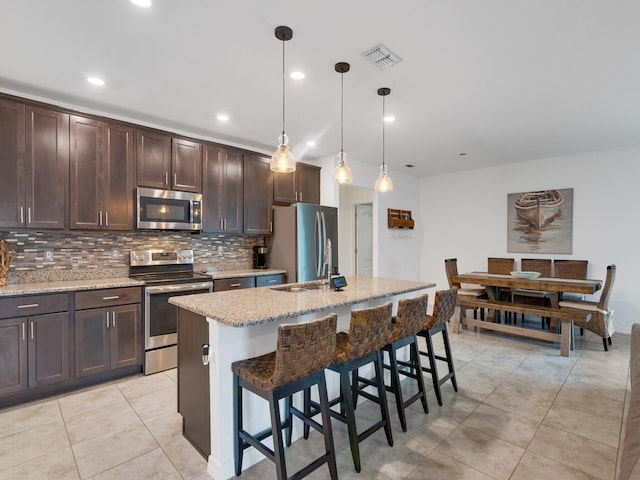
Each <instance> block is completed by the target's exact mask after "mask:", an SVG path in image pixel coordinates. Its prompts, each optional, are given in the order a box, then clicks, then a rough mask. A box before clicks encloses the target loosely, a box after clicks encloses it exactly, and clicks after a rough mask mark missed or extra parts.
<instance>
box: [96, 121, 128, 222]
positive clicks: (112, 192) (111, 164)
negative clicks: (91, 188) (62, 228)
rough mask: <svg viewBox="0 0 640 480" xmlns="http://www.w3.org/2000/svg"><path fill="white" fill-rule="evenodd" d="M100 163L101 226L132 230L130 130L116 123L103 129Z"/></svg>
mask: <svg viewBox="0 0 640 480" xmlns="http://www.w3.org/2000/svg"><path fill="white" fill-rule="evenodd" d="M103 143H104V149H103V162H102V176H103V179H104V180H103V185H104V187H103V191H102V205H103V207H102V208H103V209H104V212H105V213H104V215H105V218H104V222H103V227H104V228H106V229H108V230H129V231H131V230H133V129H132V128H129V127H125V126H122V125H116V124H106V125H105V128H104V142H103Z"/></svg>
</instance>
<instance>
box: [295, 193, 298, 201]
mask: <svg viewBox="0 0 640 480" xmlns="http://www.w3.org/2000/svg"><path fill="white" fill-rule="evenodd" d="M295 193H296V202H297V201H298V192H295Z"/></svg>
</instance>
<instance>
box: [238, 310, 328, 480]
mask: <svg viewBox="0 0 640 480" xmlns="http://www.w3.org/2000/svg"><path fill="white" fill-rule="evenodd" d="M337 320H338V317H337V315H336V314H331V315H328V316H326V317H324V318H320V319H318V320H314V321H312V322H308V323H300V324H287V325H280V327H279V328H278V342H277V347H276V351H275V352H271V353H267V354H266V355H261V356H259V357H254V358H250V359H248V360H240V361H238V362H234V363H232V364H231V369H232V371H233V427H234V454H235V473H236V476H240V474H241V473H242V457H243V453H244V450H245V449H247V448H249V447H251V446H252V447H254V448H256V449H257V450H259V451H260V452H261V453H262V454H264V455H265V456H266V457H267V458H268V459H269V460H271V461H272V462H274V463H275V465H276V472H277V478H278V479H279V480H284V479H286V478H288V477H287V468H286V463H285V456H284V446H283V443H282V430H283V429H285V430H287V432H286V433H287V438H288V439H290V438H291V437H290V432H289V431H290V429H291V420H292V417H291V416H292V415H295V416H297V417H298V418H300V419H301V420H302V421H303V422H304V424H305V427H306V428H308V427H309V426H311V427H313V428H314V429H315V430H317V431H318V432H320V433H321V434H322V435H323V436H324V446H325V452H324V453H323V454H322V455H321V456H320V457H318V458H317V459H315V460H314V461H313V462H311V463H310V464H308V465H306V466H305V467H304V468H302V469H301V470H299V471H298V472H296V473H295V474H294V475H292V476H291V477H290V478H296V479H298V478H302V477H304V476H307V475H308V474H310V473H311V472H313V471H314V470H316V469H317V468H319V467H320V466H322V465H323V464H325V463H326V464H327V466H328V467H329V473H330V475H331V479H332V480H335V479H337V478H338V473H337V469H336V457H335V449H334V446H333V433H332V430H331V417H330V416H329V411H330V406H329V401H328V396H327V385H326V380H325V376H324V370H325V368H327V367H328V366H329V364H330V363H331V362H332V361H333V357H334V351H335V341H336V325H337ZM313 385H317V386H318V394H319V400H320V405H319V412H320V413H321V414H322V425H320V424H318V423H317V422H315V421H314V420H313V419H312V418H310V417H308V416H307V415H305V414H304V413H303V412H301V411H300V410H297V409H295V408H293V407H291V396H292V395H293V394H294V393H296V392H299V391H301V390H305V389H307V390H310V389H311V387H312V386H313ZM243 389H247V390H249V391H251V392H253V393H254V394H256V395H258V396H260V397H262V398H264V399H265V400H267V401H268V402H269V409H270V413H271V428H267V429H265V430H263V431H261V432H258V433H255V434H251V433H249V432H247V431H246V430H244V428H243V411H242V393H243ZM282 398H284V399H286V400H285V409H286V414H287V419H286V420H285V421H284V422H283V421H282V420H281V418H280V406H279V400H280V399H282ZM270 436H271V437H273V450H271V449H270V448H269V447H268V446H267V445H265V444H264V443H262V440H264V439H265V438H268V437H270Z"/></svg>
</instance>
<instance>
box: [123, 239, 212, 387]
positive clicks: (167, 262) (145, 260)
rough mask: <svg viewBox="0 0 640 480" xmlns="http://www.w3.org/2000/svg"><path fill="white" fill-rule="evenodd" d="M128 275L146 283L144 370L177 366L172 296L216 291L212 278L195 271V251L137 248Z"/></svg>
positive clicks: (152, 371) (131, 254) (174, 308)
mask: <svg viewBox="0 0 640 480" xmlns="http://www.w3.org/2000/svg"><path fill="white" fill-rule="evenodd" d="M129 277H131V278H135V279H136V280H142V281H143V282H144V284H145V286H144V350H145V355H144V373H145V375H149V374H151V373H156V372H160V371H162V370H167V369H169V368H175V367H176V366H177V365H178V347H177V344H178V333H177V332H178V308H177V307H176V306H175V305H171V304H170V303H169V297H174V296H178V295H192V294H194V293H206V292H211V291H213V280H212V279H211V277H209V276H207V275H202V274H199V273H196V272H194V271H193V250H173V251H166V250H135V251H131V253H130V255H129Z"/></svg>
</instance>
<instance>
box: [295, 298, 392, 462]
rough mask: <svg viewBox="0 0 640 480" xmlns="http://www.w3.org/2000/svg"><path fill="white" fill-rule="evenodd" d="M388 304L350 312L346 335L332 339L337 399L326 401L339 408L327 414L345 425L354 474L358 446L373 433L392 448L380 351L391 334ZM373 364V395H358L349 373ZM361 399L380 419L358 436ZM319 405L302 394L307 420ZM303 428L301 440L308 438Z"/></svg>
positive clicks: (389, 303)
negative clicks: (373, 407) (368, 402)
mask: <svg viewBox="0 0 640 480" xmlns="http://www.w3.org/2000/svg"><path fill="white" fill-rule="evenodd" d="M391 316H392V304H391V302H387V303H385V304H383V305H381V306H379V307H372V308H365V309H354V310H351V322H350V325H349V333H345V332H338V334H337V335H336V350H335V359H334V361H333V363H332V364H331V365H329V367H328V368H329V369H330V370H332V371H334V372H336V373H338V374H339V375H340V395H339V396H338V397H336V398H334V399H333V400H330V402H329V404H330V405H331V406H335V405H339V406H340V411H339V412H337V411H335V410H331V416H332V417H333V418H335V419H337V420H339V421H341V422H343V423H345V424H346V425H347V430H348V432H349V444H350V446H351V456H352V457H353V466H354V467H355V470H356V472H360V470H361V462H360V447H359V444H360V442H362V441H363V440H364V439H366V438H368V437H369V436H371V435H372V434H374V433H375V432H376V431H378V430H380V429H384V432H385V434H386V437H387V443H389V445H391V446H393V435H392V433H391V425H390V422H389V407H388V405H387V396H386V391H385V385H384V369H383V367H382V355H381V353H380V349H381V348H382V347H383V346H384V345H385V344H386V343H387V339H388V338H389V333H390V331H391ZM371 363H373V364H374V368H375V380H374V382H375V387H376V390H377V395H374V394H371V393H369V392H365V391H364V390H361V391H358V387H357V382H356V381H354V382H353V383H352V382H351V373H352V372H354V376H355V375H357V374H356V373H355V372H356V371H357V369H358V368H360V367H363V366H365V365H369V364H371ZM358 394H359V395H362V396H364V397H366V398H367V399H369V400H371V401H373V402H375V403H376V404H378V405H379V407H380V419H379V420H377V421H376V422H375V423H374V424H373V425H371V426H370V427H369V428H367V429H366V430H365V431H364V432H362V433H358V431H357V428H356V419H355V402H356V401H357V395H358ZM318 407H319V405H318V404H317V403H316V402H313V401H311V396H310V394H309V389H307V390H306V391H305V412H307V413H308V415H310V416H314V415H316V414H317V413H318ZM308 431H309V430H308V427H307V426H305V432H304V434H305V438H306V437H307V436H308Z"/></svg>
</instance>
